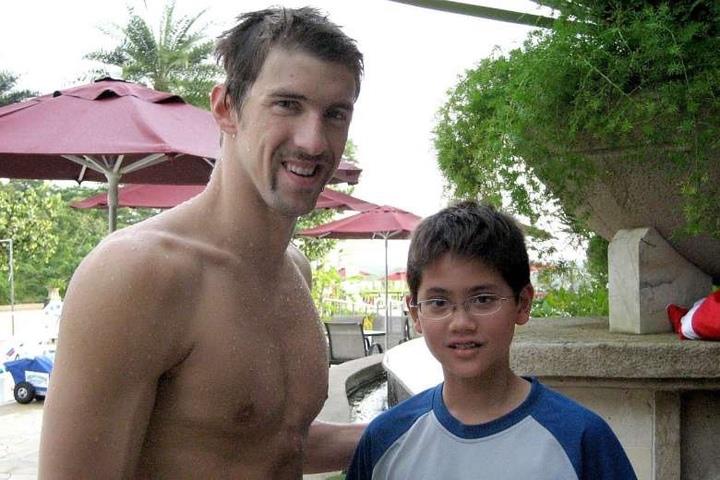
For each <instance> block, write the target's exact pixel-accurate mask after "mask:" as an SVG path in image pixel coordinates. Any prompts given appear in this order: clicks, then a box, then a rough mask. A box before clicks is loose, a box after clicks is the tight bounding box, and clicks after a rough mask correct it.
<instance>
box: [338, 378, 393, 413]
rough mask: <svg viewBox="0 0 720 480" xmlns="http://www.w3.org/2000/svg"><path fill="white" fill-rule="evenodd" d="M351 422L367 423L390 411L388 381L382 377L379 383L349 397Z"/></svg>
mask: <svg viewBox="0 0 720 480" xmlns="http://www.w3.org/2000/svg"><path fill="white" fill-rule="evenodd" d="M348 400H349V402H350V421H351V422H352V423H367V422H369V421H370V420H372V419H373V418H375V417H377V416H378V415H380V414H381V413H382V412H384V411H385V410H387V409H388V403H387V380H386V379H385V378H384V377H382V378H378V379H377V381H375V382H373V383H370V384H368V385H365V386H364V387H361V388H359V389H358V390H356V391H355V392H354V393H353V394H352V395H350V397H349V399H348Z"/></svg>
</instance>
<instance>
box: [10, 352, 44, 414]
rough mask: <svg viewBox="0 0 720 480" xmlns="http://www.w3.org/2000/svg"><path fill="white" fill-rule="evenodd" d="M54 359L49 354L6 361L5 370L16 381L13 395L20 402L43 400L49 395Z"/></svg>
mask: <svg viewBox="0 0 720 480" xmlns="http://www.w3.org/2000/svg"><path fill="white" fill-rule="evenodd" d="M52 368H53V359H52V358H50V357H48V356H37V357H34V358H20V359H18V360H13V361H10V362H5V370H7V371H8V372H10V375H11V376H12V378H13V381H14V382H15V389H14V390H13V395H14V396H15V400H16V401H17V402H18V403H23V404H24V403H30V402H32V401H33V399H35V398H37V399H38V400H43V399H44V398H45V395H47V389H48V384H49V382H50V372H51V371H52Z"/></svg>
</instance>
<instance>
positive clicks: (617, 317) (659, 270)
mask: <svg viewBox="0 0 720 480" xmlns="http://www.w3.org/2000/svg"><path fill="white" fill-rule="evenodd" d="M608 276H609V289H610V292H609V293H610V322H609V324H610V331H612V332H622V333H659V332H669V331H672V326H671V325H670V322H669V321H668V318H667V313H666V310H665V309H666V307H667V305H668V304H670V303H674V304H677V305H686V306H691V305H692V304H693V303H694V302H695V301H697V300H699V299H700V298H703V297H705V296H706V295H708V294H709V293H710V289H711V288H712V281H711V280H712V279H711V277H710V276H709V275H707V274H705V273H703V272H702V271H700V269H698V268H697V267H696V266H695V265H693V264H692V263H690V262H688V261H687V260H685V258H683V257H682V256H680V254H678V253H677V252H676V251H675V250H674V249H673V248H672V247H671V246H670V244H668V243H667V242H666V241H665V239H663V238H662V237H661V236H660V234H659V233H658V232H657V231H656V230H655V229H653V228H636V229H633V230H619V231H618V232H617V233H616V234H615V237H613V239H612V241H611V242H610V246H609V248H608Z"/></svg>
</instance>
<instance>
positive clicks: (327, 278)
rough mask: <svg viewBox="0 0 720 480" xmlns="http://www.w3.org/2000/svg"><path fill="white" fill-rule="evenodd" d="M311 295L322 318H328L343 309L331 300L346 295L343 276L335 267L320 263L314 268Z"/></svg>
mask: <svg viewBox="0 0 720 480" xmlns="http://www.w3.org/2000/svg"><path fill="white" fill-rule="evenodd" d="M311 295H312V299H313V302H314V303H315V308H317V311H318V314H319V315H320V318H321V319H323V320H327V319H329V318H330V317H332V316H333V315H335V314H336V313H339V312H340V311H341V309H342V306H341V305H340V304H338V303H335V302H332V301H330V300H329V299H337V298H343V297H345V291H344V290H343V288H342V277H341V276H340V274H339V273H338V271H337V270H336V269H335V268H334V267H329V266H326V265H324V264H320V265H318V266H317V267H316V268H315V269H314V270H313V284H312V291H311Z"/></svg>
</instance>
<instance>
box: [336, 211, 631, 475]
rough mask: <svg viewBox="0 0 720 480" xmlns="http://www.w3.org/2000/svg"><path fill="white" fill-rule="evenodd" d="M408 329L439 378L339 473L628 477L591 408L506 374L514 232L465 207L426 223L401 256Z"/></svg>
mask: <svg viewBox="0 0 720 480" xmlns="http://www.w3.org/2000/svg"><path fill="white" fill-rule="evenodd" d="M407 272H408V273H407V275H408V285H409V288H410V295H408V298H407V304H408V307H409V311H410V315H411V316H412V318H413V322H414V325H415V328H416V329H417V331H418V332H420V333H423V334H424V338H425V341H426V342H427V345H428V348H429V350H430V352H431V353H432V354H433V356H434V357H435V358H437V360H438V361H439V362H440V364H441V365H442V369H443V377H444V382H443V383H441V384H440V385H438V386H437V387H434V388H431V389H429V390H427V391H425V392H422V393H420V394H418V395H415V396H414V397H412V398H410V399H408V400H407V401H405V402H403V403H401V404H400V405H398V406H397V407H395V408H393V409H391V410H389V411H388V412H385V413H383V414H382V415H380V416H379V417H377V418H376V419H375V420H374V421H373V422H372V423H371V424H370V425H369V427H368V429H367V430H366V432H365V433H364V435H363V437H362V439H361V441H360V444H359V445H358V448H357V450H356V451H355V456H354V458H353V461H352V464H351V466H350V469H349V472H348V476H347V479H348V480H355V479H373V480H377V479H391V480H402V479H412V480H418V479H428V480H454V479H458V480H459V479H491V480H505V479H507V480H518V479H533V480H544V479H547V480H561V479H588V480H590V479H592V480H599V479H603V480H607V479H622V480H626V479H634V478H636V477H635V473H634V472H633V469H632V466H631V465H630V462H629V461H628V459H627V456H626V455H625V452H624V451H623V449H622V446H621V445H620V443H619V442H618V440H617V438H616V437H615V435H614V434H613V432H612V431H611V430H610V428H609V427H608V425H607V424H606V423H605V422H604V421H603V420H602V419H601V418H600V417H599V416H598V415H596V414H595V413H593V412H591V411H589V410H587V409H586V408H584V407H582V406H580V405H579V404H577V403H575V402H574V401H572V400H570V399H568V398H566V397H563V396H562V395H560V394H558V393H556V392H554V391H552V390H550V389H548V388H546V387H544V386H543V385H542V384H541V383H539V382H538V381H537V379H534V378H533V379H530V378H522V377H519V376H517V375H515V374H514V373H513V372H512V370H511V369H510V360H509V356H510V353H509V351H510V342H511V340H512V337H513V332H514V327H515V325H522V324H524V323H526V322H527V321H528V319H529V315H530V308H531V303H532V299H533V294H534V291H533V287H532V285H531V284H530V269H529V262H528V256H527V251H526V249H525V242H524V239H523V235H522V232H521V231H520V229H519V228H518V226H517V225H516V223H515V222H514V221H513V219H512V218H510V217H509V216H507V215H505V214H503V213H500V212H498V211H496V210H494V209H493V208H491V207H488V206H484V205H479V204H477V203H475V202H463V203H460V204H458V205H455V206H452V207H449V208H446V209H444V210H441V211H440V212H439V213H437V214H435V215H433V216H431V217H428V218H427V219H425V220H424V221H423V222H422V223H421V224H420V225H419V226H418V228H417V230H416V231H415V233H414V234H413V238H412V241H411V243H410V251H409V254H408V266H407Z"/></svg>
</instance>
